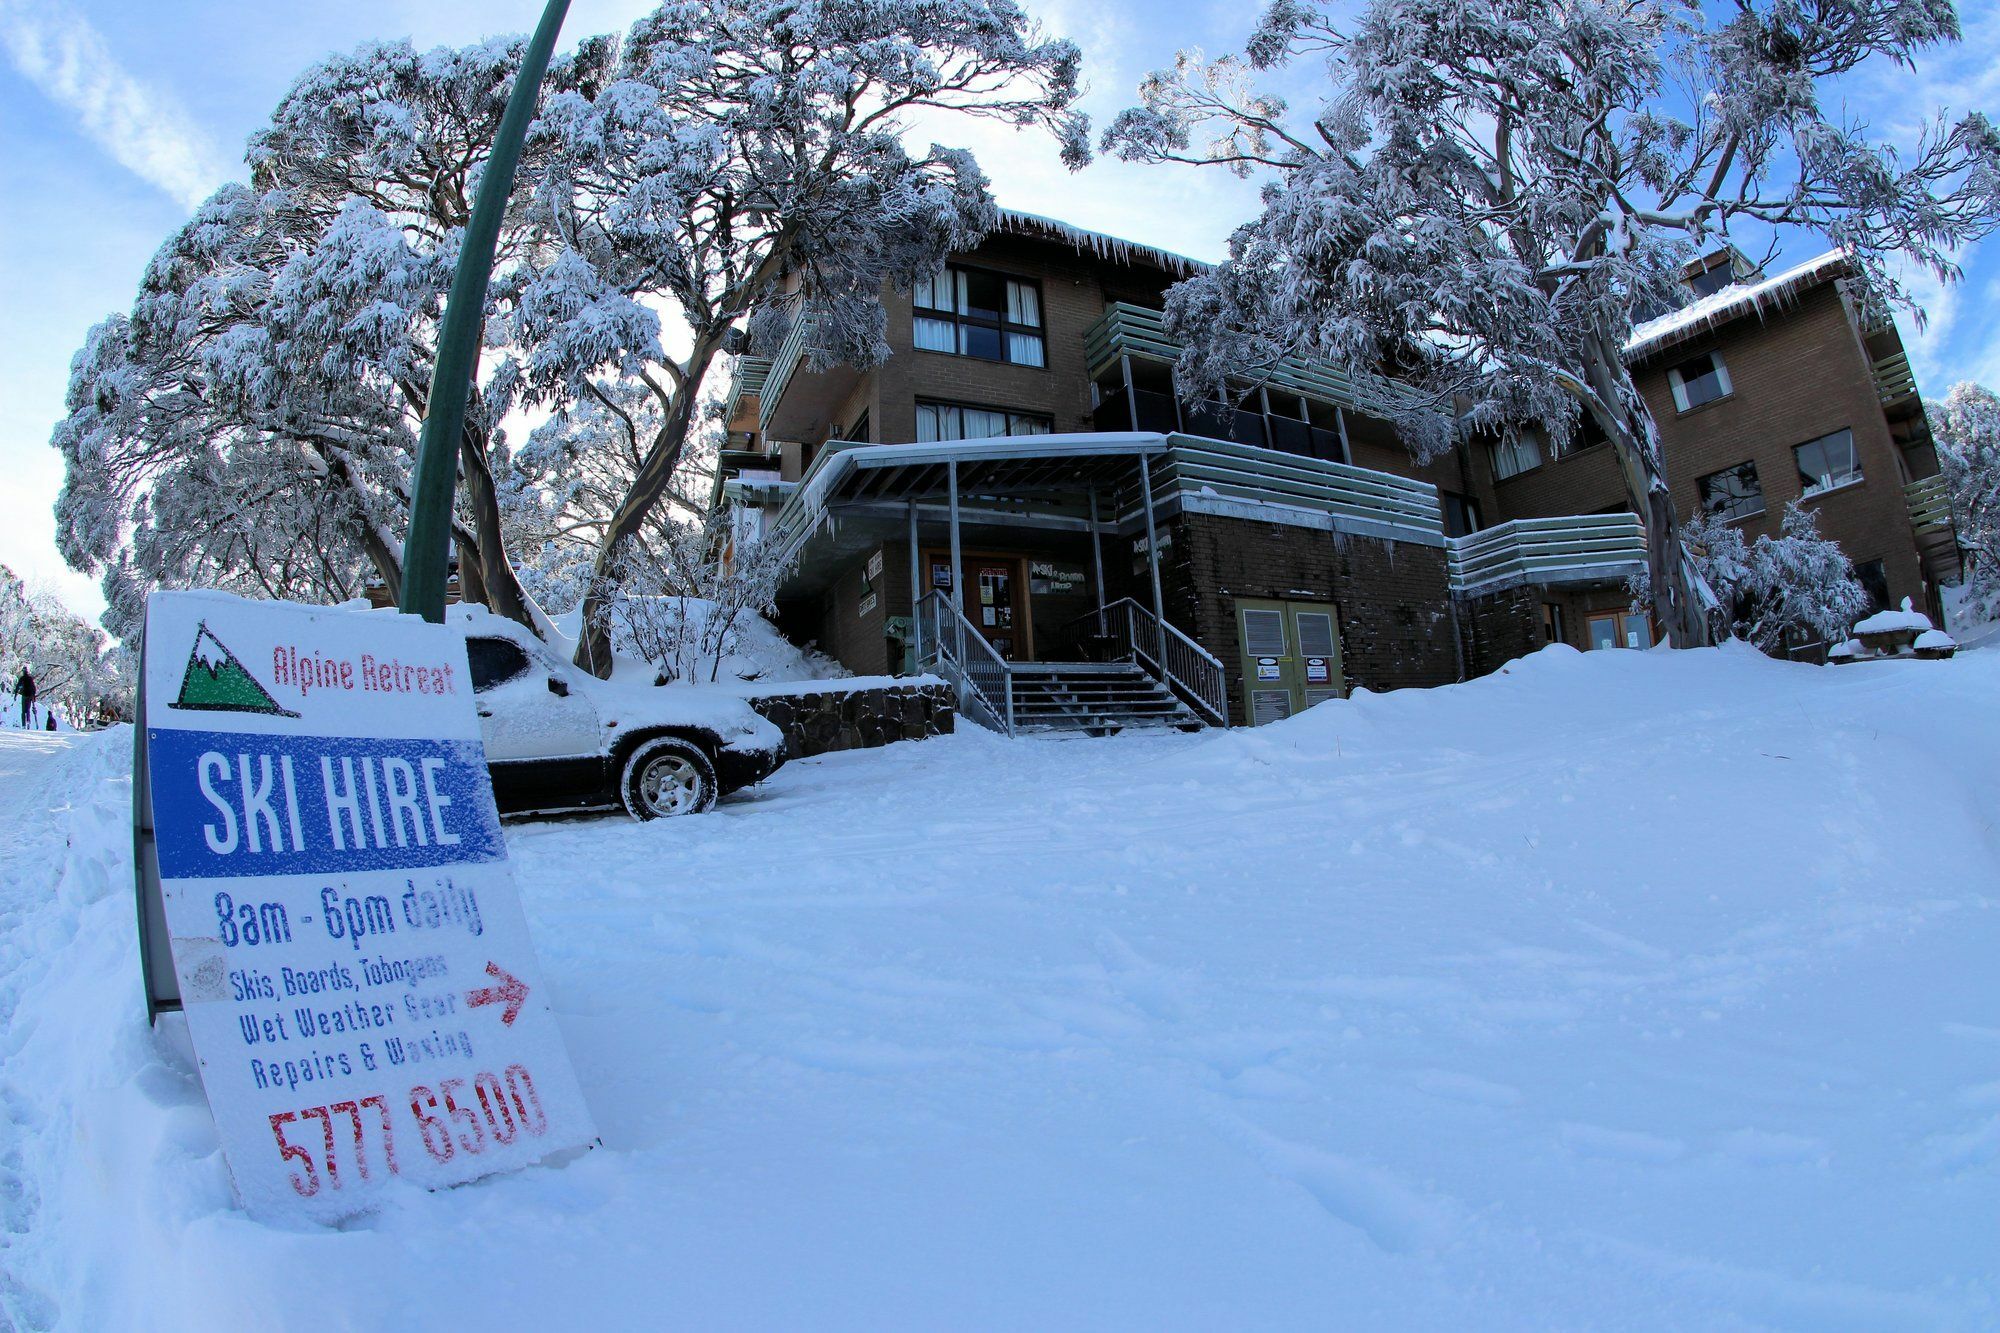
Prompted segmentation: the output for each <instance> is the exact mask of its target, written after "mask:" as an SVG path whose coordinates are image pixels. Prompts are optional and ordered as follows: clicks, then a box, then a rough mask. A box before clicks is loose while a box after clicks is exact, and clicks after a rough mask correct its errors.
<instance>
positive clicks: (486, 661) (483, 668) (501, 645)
mask: <svg viewBox="0 0 2000 1333" xmlns="http://www.w3.org/2000/svg"><path fill="white" fill-rule="evenodd" d="M465 656H466V666H467V667H468V668H470V669H471V672H472V692H473V693H474V694H482V693H484V692H485V691H487V690H490V689H492V688H493V687H494V686H495V685H499V684H501V683H502V682H504V681H509V680H512V679H514V677H516V676H518V675H520V674H521V673H522V672H524V671H526V670H527V669H528V655H527V654H526V653H524V652H522V651H521V649H520V647H519V646H518V645H517V644H512V643H509V642H508V641H507V640H505V639H493V638H487V637H484V636H479V637H475V638H469V639H467V640H466V641H465Z"/></svg>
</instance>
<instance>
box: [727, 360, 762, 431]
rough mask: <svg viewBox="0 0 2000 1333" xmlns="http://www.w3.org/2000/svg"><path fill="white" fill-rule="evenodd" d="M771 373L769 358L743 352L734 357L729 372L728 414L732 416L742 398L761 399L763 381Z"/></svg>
mask: <svg viewBox="0 0 2000 1333" xmlns="http://www.w3.org/2000/svg"><path fill="white" fill-rule="evenodd" d="M770 373H771V358H770V357H768V356H751V355H749V354H748V353H745V354H744V355H742V356H739V357H737V358H736V368H735V369H734V370H732V371H731V372H730V374H729V400H728V401H729V415H730V416H731V417H732V418H733V417H734V416H735V415H736V409H737V407H738V406H739V405H741V403H742V401H743V399H745V398H746V397H747V398H757V399H760V400H761V399H762V397H763V394H764V381H765V379H766V378H767V377H768V376H769V375H770Z"/></svg>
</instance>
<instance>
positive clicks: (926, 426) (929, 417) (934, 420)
mask: <svg viewBox="0 0 2000 1333" xmlns="http://www.w3.org/2000/svg"><path fill="white" fill-rule="evenodd" d="M943 438H944V437H943V436H942V435H939V434H938V410H937V409H936V408H935V407H932V406H931V405H930V404H929V403H918V404H917V443H919V444H932V443H935V442H936V441H938V440H941V439H943Z"/></svg>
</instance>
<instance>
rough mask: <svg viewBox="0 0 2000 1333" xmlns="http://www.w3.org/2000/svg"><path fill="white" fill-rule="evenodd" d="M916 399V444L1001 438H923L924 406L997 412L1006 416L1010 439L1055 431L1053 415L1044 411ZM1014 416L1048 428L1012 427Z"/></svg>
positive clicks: (978, 436)
mask: <svg viewBox="0 0 2000 1333" xmlns="http://www.w3.org/2000/svg"><path fill="white" fill-rule="evenodd" d="M916 401H917V409H916V411H917V415H916V427H917V429H916V436H917V439H916V443H918V444H949V443H951V442H952V441H953V440H984V439H998V438H1001V437H999V436H986V435H936V434H933V436H932V437H931V438H930V439H925V438H924V432H923V422H924V409H925V408H929V409H931V410H932V411H933V412H938V411H951V412H961V413H963V412H992V413H995V414H997V415H1000V416H1004V417H1006V418H1007V432H1006V434H1007V438H1010V439H1011V438H1012V437H1014V436H1016V435H1022V436H1028V435H1053V434H1055V433H1056V419H1055V417H1053V416H1051V415H1050V414H1049V413H1046V412H1023V411H1021V410H1020V409H1018V408H1013V407H992V406H989V405H987V404H985V403H954V402H950V401H948V400H946V399H943V398H919V399H917V400H916ZM1016 418H1020V419H1024V420H1032V421H1037V422H1040V423H1041V424H1042V425H1044V426H1046V427H1048V429H1047V430H1038V431H1037V430H1016V429H1014V422H1015V419H1016ZM960 425H961V428H963V419H962V418H961V422H960Z"/></svg>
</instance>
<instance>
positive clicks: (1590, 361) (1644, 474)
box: [1584, 331, 1715, 648]
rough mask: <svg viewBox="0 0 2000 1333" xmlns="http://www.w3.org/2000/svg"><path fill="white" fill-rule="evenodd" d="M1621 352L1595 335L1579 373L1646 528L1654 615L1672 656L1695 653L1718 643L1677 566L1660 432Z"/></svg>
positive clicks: (1682, 564) (1689, 576) (1684, 565)
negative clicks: (1603, 410) (1675, 651)
mask: <svg viewBox="0 0 2000 1333" xmlns="http://www.w3.org/2000/svg"><path fill="white" fill-rule="evenodd" d="M1618 346H1619V344H1618V341H1617V340H1616V339H1614V338H1611V337H1609V336H1607V335H1605V334H1604V333H1603V332H1602V331H1600V332H1599V333H1598V334H1597V335H1596V336H1595V337H1593V338H1592V339H1591V340H1590V343H1589V346H1588V349H1587V351H1586V353H1585V366H1584V373H1585V375H1586V376H1587V377H1588V378H1589V380H1590V387H1591V390H1592V391H1593V392H1594V393H1595V394H1596V395H1597V397H1598V399H1599V400H1600V401H1601V402H1602V403H1603V404H1604V405H1605V406H1606V407H1608V408H1609V409H1610V411H1611V415H1610V416H1609V417H1608V418H1607V417H1606V416H1604V415H1603V414H1594V415H1596V416H1597V422H1598V425H1599V426H1601V427H1603V429H1604V432H1605V434H1607V435H1608V436H1610V437H1611V447H1612V450H1613V452H1614V453H1615V454H1616V456H1617V458H1618V469H1619V471H1620V472H1621V473H1622V474H1623V476H1624V478H1625V492H1626V495H1627V497H1628V498H1629V499H1630V500H1631V502H1632V511H1633V512H1634V513H1636V514H1637V515H1638V516H1639V518H1640V521H1641V522H1643V523H1644V524H1645V525H1646V570H1647V574H1648V576H1649V577H1648V583H1649V586H1650V587H1651V588H1652V594H1653V614H1654V616H1655V617H1656V618H1657V619H1658V620H1659V622H1660V626H1661V628H1662V629H1663V630H1664V631H1665V633H1666V637H1667V642H1668V643H1670V644H1672V645H1673V646H1674V647H1676V648H1699V647H1702V646H1704V645H1706V644H1710V643H1713V642H1715V635H1714V631H1713V627H1712V624H1711V622H1710V619H1709V616H1708V614H1707V612H1706V610H1705V605H1706V603H1705V599H1704V598H1703V597H1702V595H1701V591H1700V590H1699V589H1698V588H1697V587H1696V585H1695V581H1694V577H1695V576H1694V573H1693V570H1692V569H1691V568H1690V567H1689V565H1688V562H1687V561H1686V560H1683V559H1682V558H1681V549H1680V523H1679V521H1678V519H1677V518H1676V517H1675V514H1674V497H1673V490H1672V488H1671V487H1669V486H1668V484H1667V475H1666V458H1665V455H1664V454H1663V453H1662V452H1661V450H1660V436H1659V430H1658V428H1657V427H1656V426H1655V425H1654V423H1653V414H1652V411H1651V410H1650V409H1649V408H1648V407H1647V406H1646V400H1645V399H1644V398H1643V397H1642V396H1641V395H1640V393H1639V390H1638V388H1637V386H1635V385H1634V384H1633V383H1632V376H1631V373H1630V372H1629V371H1627V370H1626V368H1625V361H1624V358H1623V357H1622V356H1620V355H1619V354H1618Z"/></svg>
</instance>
